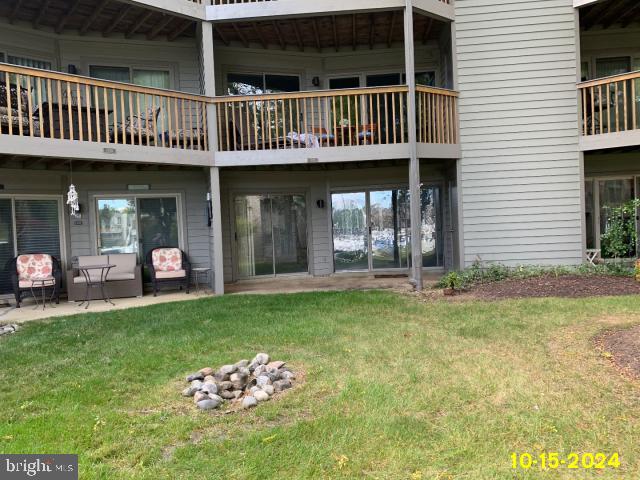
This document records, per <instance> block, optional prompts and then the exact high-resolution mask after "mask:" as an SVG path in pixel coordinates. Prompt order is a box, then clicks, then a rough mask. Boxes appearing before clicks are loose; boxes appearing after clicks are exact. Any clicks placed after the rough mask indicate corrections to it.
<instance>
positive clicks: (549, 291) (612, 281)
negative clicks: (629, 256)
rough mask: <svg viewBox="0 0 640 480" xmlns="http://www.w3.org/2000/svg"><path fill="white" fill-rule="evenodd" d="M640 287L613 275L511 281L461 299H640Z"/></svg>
mask: <svg viewBox="0 0 640 480" xmlns="http://www.w3.org/2000/svg"><path fill="white" fill-rule="evenodd" d="M638 294H640V283H638V282H636V281H635V280H634V279H633V278H631V277H617V276H610V275H561V276H553V275H543V276H541V277H532V278H524V279H507V280H502V281H499V282H492V283H485V284H482V285H477V286H475V287H472V288H471V289H469V290H468V291H466V292H463V293H462V294H461V295H460V296H461V297H464V296H467V295H471V296H473V297H474V298H476V299H489V300H497V299H503V298H530V297H566V298H582V297H594V296H610V295H638Z"/></svg>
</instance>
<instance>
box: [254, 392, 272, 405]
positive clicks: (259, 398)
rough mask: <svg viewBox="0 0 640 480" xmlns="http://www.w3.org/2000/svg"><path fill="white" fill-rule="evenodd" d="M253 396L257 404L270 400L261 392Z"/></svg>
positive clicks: (265, 393) (267, 395)
mask: <svg viewBox="0 0 640 480" xmlns="http://www.w3.org/2000/svg"><path fill="white" fill-rule="evenodd" d="M253 396H254V398H255V399H256V400H257V401H259V402H266V401H267V400H269V398H270V397H269V394H268V393H267V392H264V391H262V390H258V391H257V392H256V393H254V394H253Z"/></svg>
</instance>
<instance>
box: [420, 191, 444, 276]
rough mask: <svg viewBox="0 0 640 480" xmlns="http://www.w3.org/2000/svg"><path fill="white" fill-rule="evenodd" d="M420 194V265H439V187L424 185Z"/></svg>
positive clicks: (441, 251) (441, 256)
mask: <svg viewBox="0 0 640 480" xmlns="http://www.w3.org/2000/svg"><path fill="white" fill-rule="evenodd" d="M420 195H421V199H420V209H421V217H422V226H421V229H420V231H421V237H422V241H421V245H422V266H423V267H441V266H442V265H443V260H444V259H443V249H444V244H443V243H444V242H443V240H442V226H441V222H440V220H441V218H440V188H439V187H425V188H423V189H422V190H421V192H420Z"/></svg>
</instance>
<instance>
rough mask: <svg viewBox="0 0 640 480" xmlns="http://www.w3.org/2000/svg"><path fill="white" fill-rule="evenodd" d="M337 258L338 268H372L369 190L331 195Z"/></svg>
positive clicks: (336, 266) (338, 269) (334, 255)
mask: <svg viewBox="0 0 640 480" xmlns="http://www.w3.org/2000/svg"><path fill="white" fill-rule="evenodd" d="M331 209H332V219H333V261H334V265H335V269H336V271H344V270H368V269H369V238H368V236H367V229H368V228H367V218H368V216H367V196H366V193H365V192H355V193H334V194H333V195H331Z"/></svg>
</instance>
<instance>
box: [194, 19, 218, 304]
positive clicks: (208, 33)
mask: <svg viewBox="0 0 640 480" xmlns="http://www.w3.org/2000/svg"><path fill="white" fill-rule="evenodd" d="M198 34H199V40H200V48H201V51H200V54H201V68H202V83H203V85H202V87H203V88H202V90H203V92H202V93H203V94H204V95H206V96H208V97H214V96H215V94H216V83H215V70H214V57H213V54H214V49H213V25H212V24H211V23H209V22H200V23H199V24H198ZM207 120H208V121H207V125H208V129H207V135H208V138H209V152H210V153H211V160H212V162H211V164H212V165H213V164H214V163H215V152H216V150H217V145H218V126H217V124H216V122H217V116H216V107H215V105H214V104H212V103H211V104H208V105H207ZM209 188H210V193H211V227H210V228H211V231H210V256H211V271H212V272H213V278H212V279H211V281H212V287H213V292H214V293H215V294H216V295H222V294H223V293H224V268H223V264H222V262H223V254H222V218H221V217H222V209H221V207H220V199H221V195H220V169H219V168H218V167H214V166H211V167H210V168H209Z"/></svg>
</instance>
